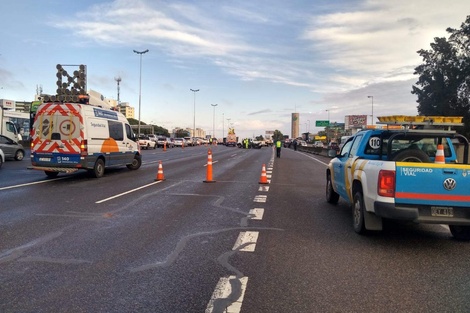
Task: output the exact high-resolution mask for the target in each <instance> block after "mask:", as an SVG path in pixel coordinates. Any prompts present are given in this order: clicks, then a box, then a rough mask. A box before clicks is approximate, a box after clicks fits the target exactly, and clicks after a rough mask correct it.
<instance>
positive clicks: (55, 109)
mask: <svg viewBox="0 0 470 313" xmlns="http://www.w3.org/2000/svg"><path fill="white" fill-rule="evenodd" d="M141 157H142V156H141V153H140V148H139V144H138V142H137V140H136V138H135V135H134V133H133V131H132V128H131V126H130V125H129V122H128V121H127V119H126V118H125V117H124V115H122V114H121V113H119V112H117V111H113V110H110V109H102V108H100V107H97V106H93V105H89V104H81V103H62V102H49V103H44V104H42V105H40V106H39V107H38V109H37V113H36V117H35V119H34V124H33V129H32V134H31V163H32V168H33V169H36V170H43V171H44V172H45V173H46V175H47V176H49V177H55V176H57V174H58V173H61V172H62V173H72V172H75V171H78V170H80V169H83V170H88V171H89V172H90V174H91V175H92V176H93V177H96V178H98V177H101V176H103V174H104V170H105V168H108V167H113V166H124V165H125V166H127V167H128V168H129V169H131V170H137V169H138V168H140V166H141V164H142V158H141Z"/></svg>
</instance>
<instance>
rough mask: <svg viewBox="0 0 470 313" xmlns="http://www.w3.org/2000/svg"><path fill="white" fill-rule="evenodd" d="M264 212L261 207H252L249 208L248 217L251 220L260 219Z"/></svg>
mask: <svg viewBox="0 0 470 313" xmlns="http://www.w3.org/2000/svg"><path fill="white" fill-rule="evenodd" d="M263 214H264V209H261V208H254V209H251V210H250V212H249V215H250V219H252V220H262V219H263Z"/></svg>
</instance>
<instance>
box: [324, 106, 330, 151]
mask: <svg viewBox="0 0 470 313" xmlns="http://www.w3.org/2000/svg"><path fill="white" fill-rule="evenodd" d="M325 111H326V112H328V126H326V144H327V145H328V144H330V142H329V135H328V133H329V131H330V110H325Z"/></svg>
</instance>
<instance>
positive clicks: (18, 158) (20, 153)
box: [15, 150, 24, 161]
mask: <svg viewBox="0 0 470 313" xmlns="http://www.w3.org/2000/svg"><path fill="white" fill-rule="evenodd" d="M23 158H24V152H23V150H18V151H16V153H15V160H16V161H21V160H23Z"/></svg>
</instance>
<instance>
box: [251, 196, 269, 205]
mask: <svg viewBox="0 0 470 313" xmlns="http://www.w3.org/2000/svg"><path fill="white" fill-rule="evenodd" d="M267 198H268V196H265V195H257V196H255V199H254V200H253V202H263V203H264V202H266V199H267Z"/></svg>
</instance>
